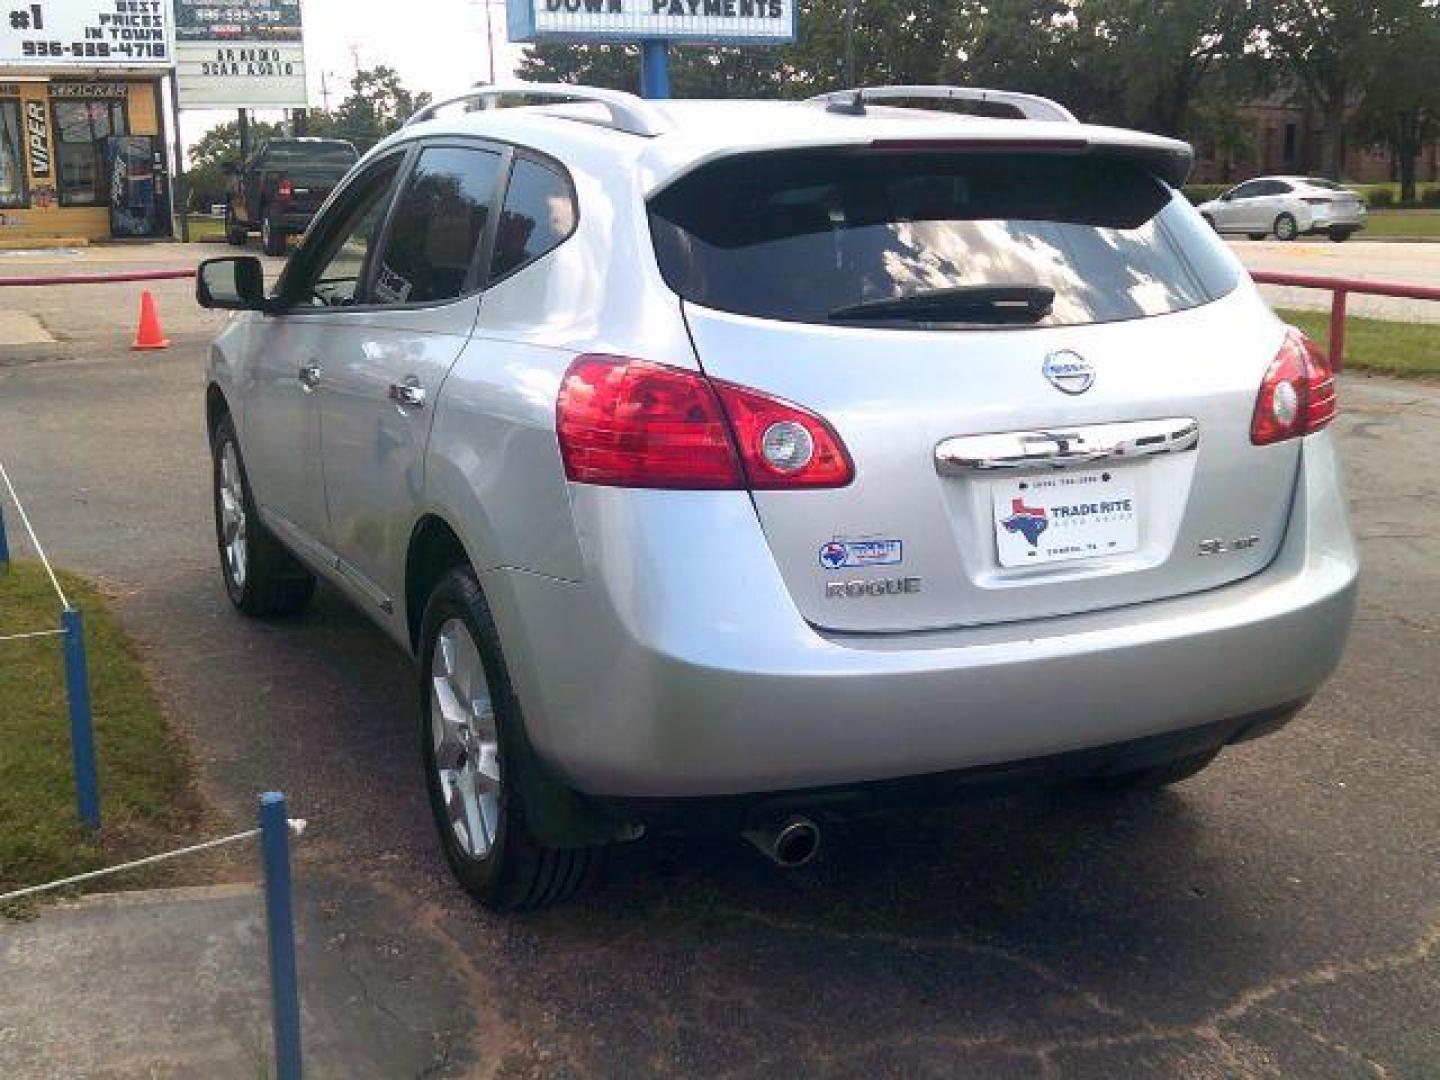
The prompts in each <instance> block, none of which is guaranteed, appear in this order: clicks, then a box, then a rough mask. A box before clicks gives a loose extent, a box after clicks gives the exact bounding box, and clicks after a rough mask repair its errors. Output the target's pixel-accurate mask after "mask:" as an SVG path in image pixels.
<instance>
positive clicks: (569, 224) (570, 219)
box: [490, 157, 576, 279]
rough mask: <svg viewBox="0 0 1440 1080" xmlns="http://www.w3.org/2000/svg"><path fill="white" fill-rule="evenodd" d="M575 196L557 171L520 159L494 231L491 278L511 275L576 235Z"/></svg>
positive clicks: (516, 161) (511, 177) (535, 162)
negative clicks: (571, 235) (572, 234)
mask: <svg viewBox="0 0 1440 1080" xmlns="http://www.w3.org/2000/svg"><path fill="white" fill-rule="evenodd" d="M575 219H576V211H575V196H574V193H573V192H572V191H571V190H570V184H569V182H568V181H567V180H566V179H565V177H563V176H561V175H560V173H559V172H558V171H556V170H555V169H552V168H551V167H550V166H548V165H543V164H541V163H540V162H538V161H532V160H530V159H529V158H523V157H517V158H516V159H515V167H514V169H512V170H511V173H510V190H509V191H507V192H506V193H505V208H504V209H503V210H502V211H501V212H500V224H499V227H498V228H497V229H496V231H495V255H494V257H493V258H492V259H491V261H490V277H491V278H492V279H495V278H502V277H504V276H505V275H506V274H512V273H514V272H515V271H516V270H518V269H520V268H521V267H522V266H525V265H527V264H529V263H532V262H534V261H535V260H536V259H538V258H540V257H541V256H542V255H545V254H546V253H548V252H550V251H553V250H554V249H555V248H557V247H559V246H560V244H562V243H563V242H564V241H565V240H566V239H567V238H568V237H569V236H570V234H571V233H572V232H574V231H575Z"/></svg>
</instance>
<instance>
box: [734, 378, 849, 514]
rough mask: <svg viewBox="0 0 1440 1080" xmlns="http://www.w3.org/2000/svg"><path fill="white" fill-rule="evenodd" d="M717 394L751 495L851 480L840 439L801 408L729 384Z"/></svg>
mask: <svg viewBox="0 0 1440 1080" xmlns="http://www.w3.org/2000/svg"><path fill="white" fill-rule="evenodd" d="M715 391H716V393H718V394H719V395H720V403H721V404H722V405H724V406H725V412H726V414H727V415H728V416H729V418H730V426H731V429H732V430H733V431H734V432H735V443H736V445H737V446H738V447H739V448H740V461H741V464H743V465H744V466H745V478H746V479H747V480H748V481H749V482H750V486H751V487H752V488H755V489H757V490H758V489H764V490H775V489H778V488H825V487H844V486H845V485H846V484H848V483H850V481H851V480H852V479H853V478H854V476H855V469H854V467H853V466H852V465H851V464H850V455H849V454H848V453H846V452H845V445H844V443H842V442H841V441H840V436H839V435H837V434H835V431H834V429H833V428H831V427H830V425H829V424H827V423H826V422H825V421H824V420H823V419H821V418H820V417H819V416H816V415H815V414H814V413H812V412H811V411H810V410H808V409H802V408H801V407H800V406H799V405H794V404H791V403H790V402H788V401H782V400H780V399H779V398H773V397H771V396H770V395H768V394H762V393H760V392H759V391H758V390H750V389H747V388H746V387H743V386H736V385H734V384H733V383H726V382H718V381H717V382H716V383H715Z"/></svg>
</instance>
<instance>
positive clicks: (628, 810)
mask: <svg viewBox="0 0 1440 1080" xmlns="http://www.w3.org/2000/svg"><path fill="white" fill-rule="evenodd" d="M1304 706H1305V702H1304V701H1295V702H1290V703H1288V704H1285V705H1279V706H1276V707H1275V708H1273V709H1266V710H1265V711H1264V712H1259V713H1255V714H1254V715H1251V716H1240V717H1236V718H1234V719H1231V720H1221V721H1218V722H1216V723H1212V724H1202V725H1200V726H1199V727H1193V728H1185V729H1184V730H1182V731H1170V732H1165V733H1163V734H1160V735H1150V736H1147V737H1145V738H1143V739H1131V740H1129V741H1127V742H1121V743H1111V744H1110V745H1108V746H1097V747H1092V748H1089V749H1085V750H1071V751H1067V752H1064V753H1060V754H1049V755H1047V756H1045V757H1037V758H1026V759H1025V760H1023V761H1006V762H1001V763H999V764H996V765H980V766H976V767H975V768H971V769H959V770H955V771H951V772H942V773H927V774H925V775H921V776H908V777H902V778H900V779H896V780H872V781H868V782H862V783H854V784H839V785H834V786H828V787H819V788H806V789H802V790H798V791H778V792H758V793H754V794H746V795H711V796H700V797H669V798H608V799H604V800H601V801H602V802H603V803H604V805H605V807H606V809H607V810H608V811H609V814H610V816H611V817H612V818H613V819H615V820H621V821H626V822H634V823H637V824H641V825H644V826H645V828H646V830H647V831H649V832H652V833H691V834H693V833H704V832H713V833H734V832H742V831H744V830H746V829H750V828H757V827H761V826H763V825H764V824H765V823H767V822H771V823H773V822H775V821H778V820H780V819H782V818H784V817H786V816H788V815H790V814H806V815H808V816H812V817H815V818H820V819H827V820H834V819H844V818H853V817H860V816H863V815H865V814H874V813H881V812H884V811H888V810H895V809H902V808H911V807H915V806H924V805H928V804H950V803H956V802H961V801H964V800H967V799H977V798H988V797H994V796H997V795H1004V794H1007V793H1011V792H1016V791H1032V790H1035V789H1039V788H1044V787H1048V786H1054V785H1056V784H1060V783H1064V782H1066V781H1076V780H1082V779H1089V778H1094V777H1103V776H1116V775H1120V774H1123V773H1127V772H1132V771H1135V770H1139V769H1145V768H1150V767H1153V766H1161V765H1166V764H1168V763H1170V762H1172V761H1176V760H1178V759H1180V758H1185V757H1190V756H1191V755H1195V754H1204V753H1208V752H1210V751H1218V750H1220V749H1222V748H1224V747H1226V746H1231V745H1233V744H1235V743H1241V742H1247V741H1248V740H1250V739H1258V738H1261V737H1262V736H1265V735H1269V734H1271V733H1272V732H1275V731H1278V730H1279V729H1280V728H1282V727H1284V726H1285V725H1286V724H1287V723H1289V721H1290V720H1291V719H1292V718H1293V717H1294V716H1295V714H1296V713H1297V712H1299V711H1300V709H1302V708H1304Z"/></svg>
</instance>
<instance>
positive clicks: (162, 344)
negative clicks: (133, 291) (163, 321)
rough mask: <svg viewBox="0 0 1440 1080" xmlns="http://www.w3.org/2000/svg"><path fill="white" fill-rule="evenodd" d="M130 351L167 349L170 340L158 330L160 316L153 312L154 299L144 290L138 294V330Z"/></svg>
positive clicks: (148, 291)
mask: <svg viewBox="0 0 1440 1080" xmlns="http://www.w3.org/2000/svg"><path fill="white" fill-rule="evenodd" d="M130 347H131V348H132V349H168V348H169V347H170V339H169V338H167V337H166V336H165V331H164V330H161V329H160V315H159V313H158V312H157V311H156V310H155V297H153V296H151V295H150V290H149V289H146V290H145V291H144V292H142V293H141V294H140V329H138V330H137V331H135V343H134V344H133V345H131V346H130Z"/></svg>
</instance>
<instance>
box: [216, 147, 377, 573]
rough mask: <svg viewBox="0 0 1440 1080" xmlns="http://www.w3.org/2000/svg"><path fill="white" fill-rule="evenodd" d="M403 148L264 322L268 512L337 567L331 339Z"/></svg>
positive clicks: (261, 417) (253, 447)
mask: <svg viewBox="0 0 1440 1080" xmlns="http://www.w3.org/2000/svg"><path fill="white" fill-rule="evenodd" d="M403 160H404V155H403V154H395V155H390V156H388V157H386V158H382V159H381V160H379V161H377V162H376V163H375V164H374V165H372V166H371V167H370V168H368V169H367V170H365V172H364V173H362V174H360V175H358V176H357V177H356V178H355V180H354V182H353V183H351V184H348V185H347V186H346V188H345V191H344V192H343V193H341V194H340V195H339V196H337V198H336V200H335V201H334V202H333V203H332V204H331V205H330V207H329V209H328V210H327V211H326V212H325V213H324V214H323V215H322V217H321V220H320V221H319V222H317V228H316V230H315V231H314V233H313V238H312V240H307V242H306V243H305V244H304V245H303V246H302V247H301V249H300V250H299V251H298V252H296V254H295V257H294V259H293V260H292V261H291V263H290V265H289V266H288V267H287V269H286V271H285V274H284V275H283V276H282V277H281V279H280V284H279V287H278V288H277V290H276V298H277V304H278V308H279V309H278V311H277V312H276V313H273V314H269V315H267V316H265V317H264V319H263V320H262V321H261V322H260V323H259V325H258V326H257V328H256V331H255V333H256V337H255V339H254V344H253V348H252V352H251V364H250V367H249V372H250V375H249V379H248V381H247V383H246V389H245V390H244V391H243V393H244V396H245V409H244V416H245V430H244V432H243V436H242V442H243V446H244V450H245V459H246V466H247V470H248V472H249V474H250V480H251V486H252V488H253V489H254V491H255V494H256V499H257V502H258V503H259V509H260V514H261V517H262V518H263V519H264V520H265V523H266V524H267V525H268V526H269V527H270V528H271V530H272V531H274V532H275V533H277V534H278V535H280V536H281V537H282V538H283V539H284V540H285V542H286V544H287V546H289V547H290V548H291V549H292V550H294V551H295V552H296V553H297V554H299V555H301V556H302V557H304V558H306V559H307V560H308V561H310V562H312V563H316V564H317V565H320V566H322V567H329V566H330V564H331V558H330V552H329V535H330V527H329V513H328V509H327V506H326V502H325V477H324V470H323V463H322V458H321V441H320V405H319V395H320V394H321V393H322V392H323V387H324V378H325V364H326V336H327V335H328V334H329V333H330V332H331V331H332V330H333V328H334V327H335V326H336V325H337V324H338V323H340V322H341V321H343V317H344V312H345V310H346V308H347V307H349V306H351V305H353V304H354V303H355V301H356V297H357V292H358V288H359V283H360V275H361V272H362V270H363V268H364V265H365V256H366V254H367V252H368V250H369V248H370V245H371V242H372V241H373V239H374V238H375V237H376V236H378V234H379V229H380V224H381V223H382V222H383V221H384V215H385V212H386V210H387V209H388V206H389V201H390V198H391V197H392V196H393V194H394V188H395V183H396V180H397V179H398V176H399V170H400V166H401V164H402V162H403Z"/></svg>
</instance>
